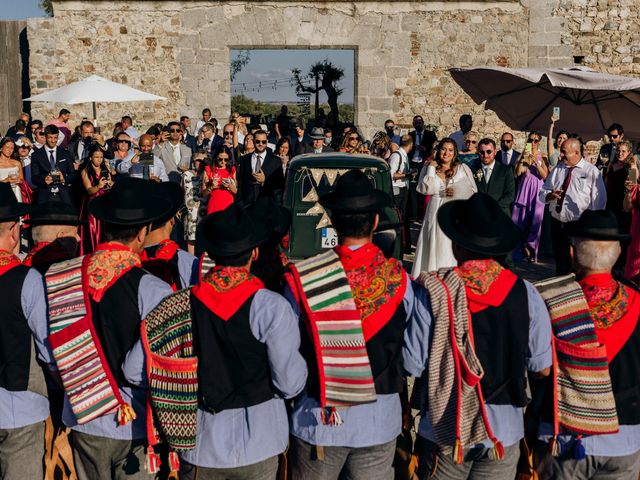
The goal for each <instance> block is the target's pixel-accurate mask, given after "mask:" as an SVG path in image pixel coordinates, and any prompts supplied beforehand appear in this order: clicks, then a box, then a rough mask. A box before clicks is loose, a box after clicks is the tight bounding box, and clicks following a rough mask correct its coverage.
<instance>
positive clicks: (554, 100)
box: [449, 67, 640, 140]
mask: <svg viewBox="0 0 640 480" xmlns="http://www.w3.org/2000/svg"><path fill="white" fill-rule="evenodd" d="M449 72H450V73H451V76H452V77H453V79H454V80H455V81H456V82H457V83H458V84H459V85H460V86H461V87H462V88H463V89H464V91H465V92H466V93H467V94H469V95H470V96H471V98H472V99H473V100H474V101H475V102H476V103H477V104H481V103H482V102H484V101H486V104H485V109H486V110H493V111H494V112H495V113H496V114H497V115H498V118H500V120H502V121H503V122H504V123H506V124H507V125H508V126H509V127H510V128H513V129H515V130H523V131H530V130H538V131H541V132H542V133H543V134H544V133H545V132H546V131H547V129H548V128H549V123H550V121H551V120H550V118H551V115H552V113H553V108H554V107H560V121H559V122H557V123H556V128H558V129H564V130H568V131H570V132H575V133H578V134H580V135H581V136H582V137H583V139H584V140H591V139H596V138H600V137H602V136H603V135H604V134H605V132H606V129H607V127H608V126H609V125H610V124H612V123H614V122H616V123H620V124H621V125H622V126H623V127H624V129H625V136H627V137H632V138H640V122H638V118H640V78H631V77H623V76H620V75H609V74H606V73H600V72H596V71H594V70H591V69H588V68H584V67H573V68H548V69H538V68H504V67H493V68H491V67H480V68H452V69H450V70H449Z"/></svg>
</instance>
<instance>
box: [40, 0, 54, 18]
mask: <svg viewBox="0 0 640 480" xmlns="http://www.w3.org/2000/svg"><path fill="white" fill-rule="evenodd" d="M38 6H39V7H40V8H41V9H42V10H44V12H45V13H46V14H47V16H48V17H53V4H52V3H51V0H40V1H39V2H38Z"/></svg>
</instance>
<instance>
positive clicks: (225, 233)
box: [196, 203, 272, 257]
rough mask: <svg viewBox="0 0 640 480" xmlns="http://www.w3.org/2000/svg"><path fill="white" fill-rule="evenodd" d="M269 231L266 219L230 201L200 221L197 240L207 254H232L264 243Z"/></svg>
mask: <svg viewBox="0 0 640 480" xmlns="http://www.w3.org/2000/svg"><path fill="white" fill-rule="evenodd" d="M271 232H272V230H271V227H270V225H269V223H268V222H267V221H266V220H264V219H262V218H260V217H258V216H255V215H252V214H250V213H248V212H247V211H245V210H244V209H243V208H242V207H241V206H239V205H238V204H237V203H233V204H231V205H230V206H229V207H227V208H226V209H225V210H222V211H220V212H216V213H212V214H211V215H207V216H206V217H204V218H203V219H202V220H201V221H200V223H199V224H198V229H197V231H196V242H197V243H199V244H200V245H202V246H203V248H204V250H205V251H206V252H207V254H208V255H209V256H210V257H233V256H235V255H240V254H242V253H245V252H248V251H249V250H251V249H253V248H255V247H257V246H258V245H260V244H261V243H264V242H265V241H267V240H268V239H269V237H270V236H271Z"/></svg>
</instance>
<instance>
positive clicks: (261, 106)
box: [231, 95, 354, 122]
mask: <svg viewBox="0 0 640 480" xmlns="http://www.w3.org/2000/svg"><path fill="white" fill-rule="evenodd" d="M282 105H287V107H289V116H290V117H292V118H297V117H299V116H300V115H301V113H302V109H301V107H299V106H298V105H297V104H296V103H287V102H283V103H266V102H260V101H257V100H253V99H251V98H249V97H247V96H245V95H234V96H233V97H231V111H233V112H239V113H240V114H245V113H246V114H251V115H260V116H262V117H264V118H265V120H268V119H273V118H275V117H276V116H277V115H278V114H279V113H280V107H281V106H282ZM320 108H323V109H324V111H325V113H328V112H329V105H327V104H326V103H324V104H322V103H321V104H320ZM311 111H312V115H311V116H310V117H313V107H312V109H311ZM338 112H339V114H340V121H341V122H353V119H354V110H353V105H352V104H341V105H339V106H338Z"/></svg>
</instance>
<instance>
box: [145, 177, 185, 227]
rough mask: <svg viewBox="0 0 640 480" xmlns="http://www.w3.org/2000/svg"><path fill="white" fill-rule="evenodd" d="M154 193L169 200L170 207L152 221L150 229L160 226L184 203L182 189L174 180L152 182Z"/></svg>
mask: <svg viewBox="0 0 640 480" xmlns="http://www.w3.org/2000/svg"><path fill="white" fill-rule="evenodd" d="M152 183H153V186H152V188H153V190H154V194H155V195H157V196H158V197H161V198H164V199H166V200H169V202H170V203H171V208H170V209H169V210H167V212H166V213H165V214H163V215H161V216H160V217H158V218H157V219H155V220H154V221H153V224H152V225H151V230H154V229H156V228H159V227H161V226H162V225H164V224H165V223H167V222H168V221H169V220H170V219H171V218H173V217H174V216H175V214H176V213H178V212H179V211H180V209H181V208H182V207H183V205H184V190H183V189H182V187H181V186H180V185H178V184H177V183H175V182H161V183H157V182H152Z"/></svg>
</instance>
